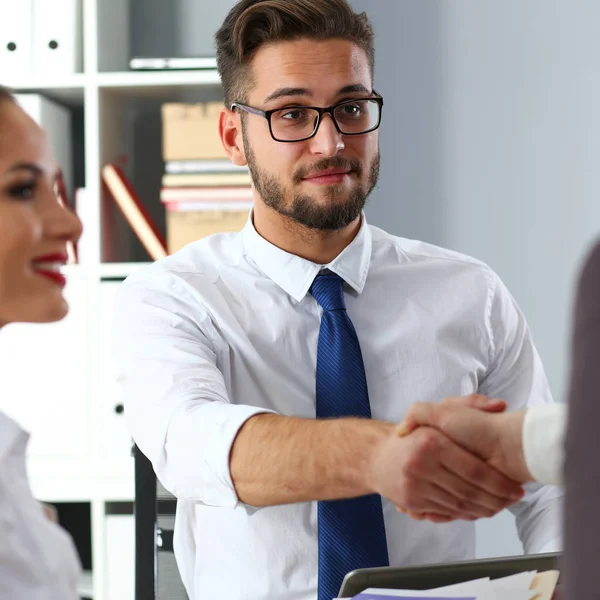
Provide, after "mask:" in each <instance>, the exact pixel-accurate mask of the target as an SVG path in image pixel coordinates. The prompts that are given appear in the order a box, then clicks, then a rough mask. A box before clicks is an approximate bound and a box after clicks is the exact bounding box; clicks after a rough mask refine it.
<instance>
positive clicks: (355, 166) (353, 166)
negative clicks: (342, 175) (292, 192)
mask: <svg viewBox="0 0 600 600" xmlns="http://www.w3.org/2000/svg"><path fill="white" fill-rule="evenodd" d="M326 169H347V170H349V171H354V172H355V173H356V174H357V175H359V176H360V175H362V172H363V167H362V163H361V162H360V161H359V160H357V159H353V158H344V157H341V156H334V157H332V158H323V159H321V160H320V161H318V162H316V163H315V164H314V165H311V166H310V167H299V168H298V169H297V170H296V172H295V173H294V176H293V179H294V183H300V182H301V181H302V180H303V179H304V178H305V177H308V176H310V175H312V174H313V173H318V172H319V171H324V170H326Z"/></svg>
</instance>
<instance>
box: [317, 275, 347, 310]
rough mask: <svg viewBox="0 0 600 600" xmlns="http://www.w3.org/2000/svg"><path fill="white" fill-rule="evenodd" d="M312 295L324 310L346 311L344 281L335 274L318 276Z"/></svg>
mask: <svg viewBox="0 0 600 600" xmlns="http://www.w3.org/2000/svg"><path fill="white" fill-rule="evenodd" d="M310 293H311V294H312V295H313V296H314V298H315V300H316V301H317V302H318V303H319V304H320V305H321V307H322V308H323V310H346V303H345V302H344V280H343V279H342V278H341V277H340V276H339V275H336V274H335V273H331V274H328V275H317V277H315V280H314V281H313V284H312V285H311V287H310Z"/></svg>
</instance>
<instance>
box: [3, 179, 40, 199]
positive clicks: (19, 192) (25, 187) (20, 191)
mask: <svg viewBox="0 0 600 600" xmlns="http://www.w3.org/2000/svg"><path fill="white" fill-rule="evenodd" d="M34 192H35V183H34V182H30V183H22V184H20V185H16V186H13V187H12V188H10V190H9V192H8V193H9V195H10V196H11V197H12V198H16V199H17V200H31V199H33V195H34Z"/></svg>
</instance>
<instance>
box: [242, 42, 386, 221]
mask: <svg viewBox="0 0 600 600" xmlns="http://www.w3.org/2000/svg"><path fill="white" fill-rule="evenodd" d="M252 70H253V75H254V83H255V85H254V86H253V88H252V90H251V92H250V94H249V96H248V98H247V104H248V105H250V106H253V107H255V108H260V109H262V110H273V109H282V108H285V107H288V106H317V107H329V106H332V105H334V104H337V103H338V102H341V101H344V100H352V99H359V98H368V97H373V93H372V82H371V74H370V70H369V64H368V61H367V57H366V55H365V53H364V52H363V51H362V50H361V49H360V48H359V47H357V46H355V45H354V44H352V43H351V42H348V41H345V40H338V39H335V40H327V41H314V40H308V39H301V40H297V41H293V42H281V43H277V44H271V45H267V46H264V47H263V48H261V49H260V50H259V51H258V53H257V54H256V56H255V57H254V60H253V63H252ZM288 116H289V117H290V118H292V119H294V118H295V116H296V115H294V114H290V115H285V117H288ZM285 117H284V118H285ZM243 121H244V122H243V140H244V149H245V155H246V160H247V162H248V167H249V169H250V172H251V174H252V178H253V181H254V185H255V187H256V190H257V192H258V194H259V195H260V197H261V199H262V201H263V202H264V203H265V204H266V205H267V206H269V207H270V208H272V209H274V210H275V211H277V212H278V213H279V214H281V215H283V216H285V217H287V218H290V219H291V220H293V221H295V222H297V223H299V224H301V225H303V226H305V227H307V228H310V229H317V230H323V231H325V230H337V229H341V228H343V227H345V226H347V225H349V224H350V223H352V222H353V221H354V220H355V219H356V218H357V217H358V216H359V215H360V212H361V210H362V209H363V207H364V205H365V202H366V199H367V196H368V195H369V193H370V192H371V190H372V189H373V187H374V186H375V185H376V183H377V179H378V176H379V143H378V142H379V138H378V132H377V131H373V132H371V133H366V134H362V135H342V134H341V133H339V132H338V130H337V129H336V127H335V124H334V123H333V121H332V119H331V115H329V114H327V115H324V116H323V118H322V120H321V123H320V125H319V129H318V131H317V134H316V135H315V136H314V137H312V138H311V139H309V140H306V141H303V142H293V143H291V142H278V141H275V140H274V139H273V138H272V137H271V134H270V132H269V125H268V122H267V121H266V119H263V118H261V117H258V116H256V115H244V116H243ZM332 171H333V173H332ZM323 172H325V174H323ZM327 173H329V174H327ZM319 174H320V175H321V176H319Z"/></svg>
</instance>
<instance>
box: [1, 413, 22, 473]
mask: <svg viewBox="0 0 600 600" xmlns="http://www.w3.org/2000/svg"><path fill="white" fill-rule="evenodd" d="M28 439H29V434H28V433H27V432H26V431H24V430H23V429H22V428H21V426H20V425H19V424H18V423H17V422H16V421H15V420H14V419H11V418H10V417H9V416H8V415H7V414H5V413H3V412H2V411H0V463H1V462H2V461H3V460H4V459H5V457H6V456H7V454H8V453H10V452H11V451H19V452H23V453H24V452H25V448H26V446H27V441H28Z"/></svg>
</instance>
